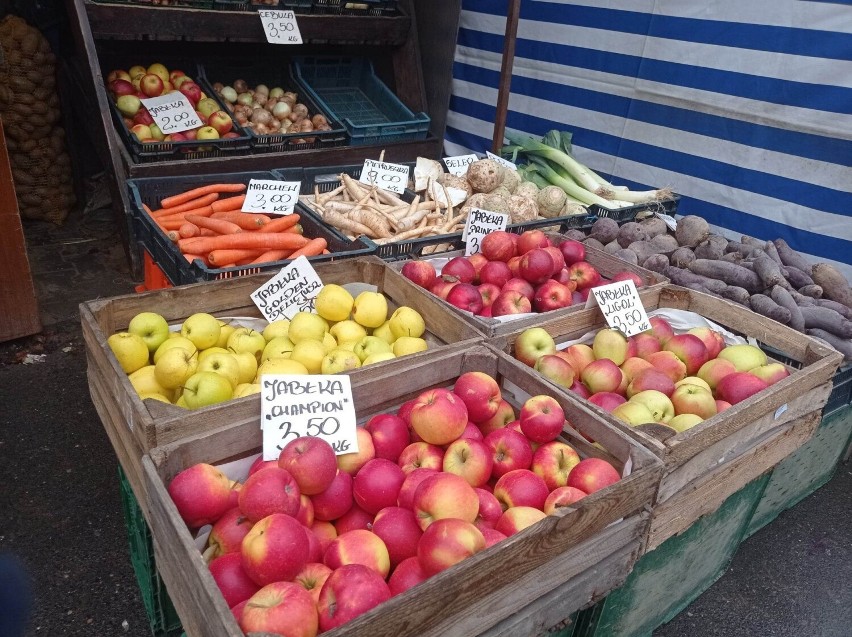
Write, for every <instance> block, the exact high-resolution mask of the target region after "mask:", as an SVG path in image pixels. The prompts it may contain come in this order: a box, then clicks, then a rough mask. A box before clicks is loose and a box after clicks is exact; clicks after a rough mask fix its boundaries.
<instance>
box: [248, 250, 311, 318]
mask: <svg viewBox="0 0 852 637" xmlns="http://www.w3.org/2000/svg"><path fill="white" fill-rule="evenodd" d="M320 290H322V281H321V280H320V278H319V276H318V275H317V273H316V270H314V268H313V266H312V265H311V263H310V261H308V258H307V257H305V256H301V257H299V258H297V259H296V260H295V261H293V263H291V264H290V265H287V266H285V267H283V268H281V272H279V273H278V274H276V275H275V276H274V277H272V278H271V279H269V281H267V282H266V283H264V284H263V285H261V286H260V287H259V288H257V289H256V290H255V291H254V292H252V294H251V300H252V301H254V304H255V305H256V306H257V309H259V310H260V311H261V312H262V313H263V316H264V317H265V318H266V320H267V321H269V322H270V323H272V322H273V321H277V320H278V319H282V318H286V319H291V318H293V317H294V316H295V315H296V314H297V313H298V312H313V313H316V310H315V307H314V306H315V304H316V298H317V295H318V294H319V293H320Z"/></svg>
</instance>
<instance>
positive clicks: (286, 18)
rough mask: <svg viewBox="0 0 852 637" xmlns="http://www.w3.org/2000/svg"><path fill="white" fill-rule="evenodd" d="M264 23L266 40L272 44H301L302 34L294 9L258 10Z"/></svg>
mask: <svg viewBox="0 0 852 637" xmlns="http://www.w3.org/2000/svg"><path fill="white" fill-rule="evenodd" d="M257 13H258V15H259V16H260V22H261V23H262V24H263V32H264V33H265V34H266V41H267V42H269V43H270V44H301V43H302V34H301V32H300V31H299V24H298V23H297V22H296V14H295V13H293V12H292V11H276V10H274V9H271V10H267V9H263V10H260V11H258V12H257Z"/></svg>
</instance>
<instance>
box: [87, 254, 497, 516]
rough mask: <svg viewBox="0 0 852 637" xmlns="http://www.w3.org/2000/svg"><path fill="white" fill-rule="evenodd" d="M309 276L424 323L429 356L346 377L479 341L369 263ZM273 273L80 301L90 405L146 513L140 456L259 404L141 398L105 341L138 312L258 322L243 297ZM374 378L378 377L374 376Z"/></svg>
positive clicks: (255, 412)
mask: <svg viewBox="0 0 852 637" xmlns="http://www.w3.org/2000/svg"><path fill="white" fill-rule="evenodd" d="M315 270H316V272H317V274H318V275H319V277H320V278H321V279H322V281H323V282H324V283H337V284H340V285H347V284H364V285H367V286H372V287H373V288H375V289H377V290H378V291H380V292H382V293H383V294H384V295H385V297H386V298H387V300H388V305H389V308H390V309H389V311H392V309H395V308H396V307H399V306H402V305H407V306H410V307H412V308H414V309H415V310H417V311H418V312H419V313H420V314H421V315H422V316H423V318H424V320H425V323H426V333H425V334H424V339H425V340H426V341H427V343H428V344H429V350H427V351H425V352H419V353H416V354H411V355H408V356H404V357H400V358H398V359H393V360H390V361H385V362H382V363H379V364H378V367H375V366H367V367H363V368H359V369H356V370H353V371H351V372H346V373H348V374H351V375H352V376H353V378H354V377H357V376H368V377H369V376H370V375H371V374H373V373H374V371H375V370H377V369H380V368H383V369H386V370H391V369H393V370H404V369H407V368H408V367H409V365H415V366H416V365H425V364H427V362H428V360H429V358H430V357H431V356H432V355H433V354H434V353H435V352H436V351H440V349H441V348H453V349H455V348H464V347H466V346H468V345H470V344H472V343H475V342H477V341H478V340H480V339H481V335H480V334H479V333H478V332H476V330H474V329H473V328H472V327H471V326H470V325H469V324H467V323H465V322H464V321H463V320H461V319H460V318H459V317H458V316H457V315H455V314H454V313H453V312H450V311H448V310H447V309H446V308H445V307H442V305H441V304H439V303H436V302H435V301H434V298H433V297H432V295H430V294H428V293H427V292H425V291H424V290H421V289H419V288H417V286H414V285H412V284H410V283H409V282H408V281H406V280H405V279H404V278H403V277H402V276H400V275H399V274H398V273H396V272H394V271H393V270H391V269H390V268H388V267H387V266H386V265H385V263H384V262H383V261H381V260H380V259H378V258H375V257H363V258H357V259H351V260H344V261H338V262H329V263H318V264H316V267H315ZM275 274H277V273H265V274H258V275H253V276H246V277H238V278H234V279H225V280H221V281H211V282H206V283H199V284H195V285H186V286H181V287H175V288H168V289H165V290H158V291H153V292H147V293H144V294H131V295H127V296H119V297H114V298H109V299H97V300H93V301H88V302H86V303H83V304H82V305H81V306H80V317H81V323H82V328H83V337H84V339H85V341H86V355H87V359H88V371H87V374H88V380H89V389H90V393H91V397H92V402H93V403H94V405H95V408H96V409H97V411H98V415H99V416H100V417H101V421H102V422H103V425H104V428H105V429H106V432H107V435H108V436H109V438H110V441H111V442H112V445H113V448H114V449H115V452H116V455H117V456H118V459H119V461H120V463H121V465H122V467H123V468H124V471H125V473H126V475H127V479H128V481H129V482H130V484H131V486H132V487H133V492H134V494H135V495H136V498H137V500H138V501H139V504H140V506H141V507H142V510H143V512H146V514H147V498H145V493H144V488H143V484H142V470H141V469H142V467H141V461H142V456H143V455H144V454H145V453H146V452H147V451H149V450H150V449H153V448H154V447H156V446H158V445H163V444H166V443H169V442H173V441H175V440H178V439H180V438H184V437H187V436H192V435H195V434H197V433H199V432H201V431H205V430H207V429H214V428H216V427H220V426H222V425H228V424H233V423H239V422H250V423H256V422H258V421H259V418H260V400H259V398H258V397H257V396H256V395H250V396H246V397H244V398H237V399H233V400H229V401H227V402H224V403H219V404H216V405H212V406H209V407H204V408H202V409H194V410H187V409H182V408H180V407H177V406H175V405H172V404H167V403H162V402H159V401H157V400H152V399H146V400H142V399H141V398H140V397H139V395H138V394H137V392H136V391H135V390H134V388H133V386H132V385H131V384H130V381H129V379H128V375H127V374H126V373H124V371H122V368H121V366H120V365H119V363H118V361H117V360H116V358H115V356H114V355H113V353H112V351H111V349H110V347H109V345H108V344H107V339H108V338H109V336H110V335H111V334H113V333H115V332H117V331H120V330H125V329H127V326H128V324H129V322H130V320H131V319H132V318H133V317H134V316H135V315H136V314H138V313H139V312H156V313H158V314H161V315H162V316H163V317H164V318H165V319H166V321H168V322H169V323H170V324H171V323H180V322H181V321H183V319H185V318H186V317H188V316H190V315H192V314H194V313H196V312H207V313H210V314H213V315H215V316H217V317H231V318H234V317H240V318H243V317H249V318H253V319H260V320H261V321H263V323H264V324H265V320H263V319H262V315H261V314H260V312H259V310H258V309H257V307H256V306H255V305H254V304H253V303H252V300H251V298H250V295H251V293H252V292H254V291H255V290H256V289H257V288H258V287H260V286H261V285H262V284H263V283H265V282H266V281H267V280H269V279H270V278H271V277H272V276H274V275H275ZM380 373H381V372H380Z"/></svg>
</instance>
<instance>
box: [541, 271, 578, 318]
mask: <svg viewBox="0 0 852 637" xmlns="http://www.w3.org/2000/svg"><path fill="white" fill-rule="evenodd" d="M571 303H572V300H571V290H570V289H569V288H568V287H567V286H565V285H562V284H561V283H559V282H558V281H554V280H553V279H548V280H547V281H545V282H544V283H542V284H541V285H539V286H538V287H537V288H536V289H535V294H534V296H533V307H534V308H535V311H536V312H550V311H552V310H559V309H561V308H563V307H568V306H570V305H571Z"/></svg>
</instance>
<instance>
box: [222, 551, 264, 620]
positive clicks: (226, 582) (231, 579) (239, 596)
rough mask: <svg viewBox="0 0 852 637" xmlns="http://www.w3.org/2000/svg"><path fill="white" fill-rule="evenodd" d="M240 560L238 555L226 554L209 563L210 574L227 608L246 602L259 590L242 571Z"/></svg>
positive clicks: (240, 557)
mask: <svg viewBox="0 0 852 637" xmlns="http://www.w3.org/2000/svg"><path fill="white" fill-rule="evenodd" d="M241 560H242V556H241V555H240V554H239V553H228V554H227V555H222V556H221V557H217V558H216V559H214V560H213V561H212V562H210V574H211V575H212V576H213V581H215V582H216V586H218V587H219V590H220V591H221V592H222V597H224V598H225V602H226V603H227V604H228V607H229V608H230V607H231V606H236V605H237V604H239V603H240V602H243V601H245V600H247V599H248V598H249V597H251V596H252V595H254V594H255V593H256V592H257V591H259V590H260V586H258V585H257V584H255V582H254V580H252V579H251V578H250V577H249V576H248V575H247V574H246V572H245V571H244V570H243V567H242V564H241V563H240V562H241Z"/></svg>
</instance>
